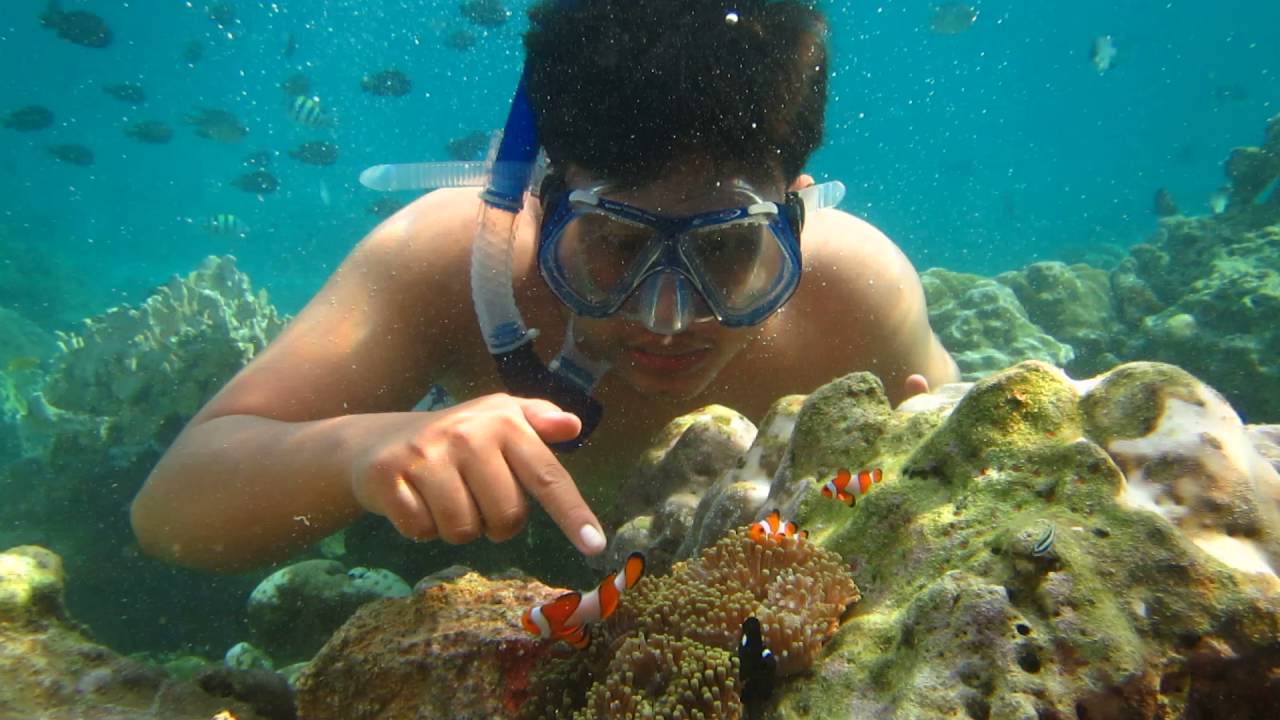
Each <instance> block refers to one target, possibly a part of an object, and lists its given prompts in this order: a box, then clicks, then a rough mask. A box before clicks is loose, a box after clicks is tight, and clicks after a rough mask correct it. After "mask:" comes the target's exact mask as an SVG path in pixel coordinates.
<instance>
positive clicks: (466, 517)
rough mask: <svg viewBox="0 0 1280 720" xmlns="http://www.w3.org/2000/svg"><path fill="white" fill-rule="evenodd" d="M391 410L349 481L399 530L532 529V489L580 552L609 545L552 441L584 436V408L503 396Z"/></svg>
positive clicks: (432, 533) (470, 535)
mask: <svg viewBox="0 0 1280 720" xmlns="http://www.w3.org/2000/svg"><path fill="white" fill-rule="evenodd" d="M392 417H393V418H394V421H392V422H391V427H390V428H387V427H385V426H383V427H381V428H379V431H378V432H377V433H376V435H375V436H374V437H373V438H371V439H370V441H369V442H368V443H367V444H366V447H365V448H364V450H363V451H362V452H359V453H358V454H357V457H356V461H355V463H354V465H353V467H352V470H351V488H352V492H353V494H354V495H355V498H356V500H357V502H359V503H360V505H361V506H363V507H364V508H365V509H366V510H368V511H369V512H372V513H375V514H378V515H382V516H384V517H386V518H387V519H388V520H390V521H391V523H392V524H393V525H395V527H396V530H398V531H399V532H400V534H401V535H404V536H405V537H408V538H411V539H414V540H433V539H435V538H437V537H439V538H442V539H443V540H444V541H445V542H448V543H452V544H460V543H466V542H471V541H472V540H475V539H476V538H478V537H479V536H480V535H481V534H483V535H485V536H486V537H488V538H489V539H490V540H493V541H495V542H500V541H503V540H508V539H510V538H511V537H513V536H515V535H516V534H517V533H518V532H520V530H521V529H522V528H523V527H524V523H525V519H526V518H527V516H528V506H527V504H526V501H525V493H526V492H527V493H528V494H529V495H531V496H533V498H534V499H535V500H537V501H538V502H539V503H541V505H542V507H543V508H545V509H546V511H547V513H548V514H549V515H550V516H551V518H552V519H553V520H554V521H555V522H556V524H557V525H559V526H560V529H561V530H562V531H563V532H564V534H565V535H566V536H567V537H568V538H569V541H570V542H572V543H573V544H574V546H575V547H577V548H578V550H580V551H581V552H582V553H584V554H586V555H595V554H597V553H599V552H601V551H603V550H604V547H605V538H604V533H603V532H602V531H601V530H600V521H599V520H598V519H596V516H595V514H594V513H593V512H592V511H591V508H589V507H588V506H587V503H586V501H585V500H583V498H582V494H581V493H579V492H578V487H577V485H575V484H574V482H573V478H572V477H570V476H569V473H568V471H567V470H565V469H564V466H562V465H561V464H560V461H559V460H557V459H556V456H555V455H554V454H553V453H552V451H551V449H550V448H549V447H547V444H548V443H554V442H563V441H566V440H571V439H573V438H575V437H577V435H578V433H579V432H580V431H581V429H582V422H581V420H579V419H578V417H577V416H576V415H573V414H570V413H567V412H563V411H562V410H560V408H559V407H557V406H556V405H554V404H552V403H550V402H547V401H545V400H531V399H525V398H517V397H512V396H511V395H506V394H502V393H499V394H494V395H486V396H484V397H480V398H477V399H475V400H471V401H468V402H465V403H462V404H459V405H455V406H454V407H451V408H448V409H446V410H441V411H438V412H428V413H395V414H394V415H393V416H392ZM379 424H380V425H381V423H379Z"/></svg>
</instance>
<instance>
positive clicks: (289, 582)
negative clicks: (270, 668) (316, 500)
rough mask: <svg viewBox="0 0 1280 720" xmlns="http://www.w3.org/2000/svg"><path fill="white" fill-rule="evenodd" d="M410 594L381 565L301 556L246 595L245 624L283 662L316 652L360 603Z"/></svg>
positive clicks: (302, 657) (260, 644)
mask: <svg viewBox="0 0 1280 720" xmlns="http://www.w3.org/2000/svg"><path fill="white" fill-rule="evenodd" d="M409 593H410V590H409V585H408V584H407V583H405V582H404V580H401V579H400V578H399V577H397V576H395V575H394V574H393V573H390V572H388V571H386V570H371V569H369V568H363V567H360V568H353V569H351V570H347V569H346V568H345V567H344V566H343V565H342V563H340V562H337V561H335V560H304V561H302V562H299V563H295V564H293V565H289V566H288V567H285V568H282V569H280V570H277V571H276V572H274V573H272V574H271V575H270V576H268V577H267V578H266V579H264V580H263V581H262V582H261V583H259V584H258V587H257V588H255V589H254V591H253V593H252V594H251V595H250V596H249V607H248V614H249V628H250V630H251V632H252V634H253V638H254V641H255V643H256V644H257V645H258V646H259V647H261V648H262V649H263V650H265V651H266V652H267V653H268V654H269V655H270V656H271V658H272V659H273V660H274V661H275V662H276V663H277V664H279V665H286V664H289V663H291V662H295V661H299V660H305V659H307V658H309V657H311V656H312V655H313V654H315V652H316V651H317V650H319V649H320V646H321V645H323V644H324V643H325V641H326V640H328V639H329V636H330V635H332V634H333V632H334V631H335V630H337V629H338V628H339V627H340V626H341V625H342V623H343V622H345V621H346V620H347V618H349V617H351V615H352V613H354V612H355V611H356V609H357V608H359V607H360V606H361V605H364V604H365V603H367V602H370V601H372V600H376V599H379V598H384V597H405V596H407V595H409Z"/></svg>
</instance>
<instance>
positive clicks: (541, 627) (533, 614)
mask: <svg viewBox="0 0 1280 720" xmlns="http://www.w3.org/2000/svg"><path fill="white" fill-rule="evenodd" d="M529 619H530V620H531V621H532V622H533V624H534V625H535V626H536V627H537V628H538V637H540V638H542V639H543V640H546V639H549V638H550V637H551V623H549V622H547V617H546V616H545V615H543V614H542V608H541V607H540V606H539V607H535V608H533V609H532V610H530V611H529Z"/></svg>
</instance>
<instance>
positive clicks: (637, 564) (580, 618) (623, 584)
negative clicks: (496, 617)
mask: <svg viewBox="0 0 1280 720" xmlns="http://www.w3.org/2000/svg"><path fill="white" fill-rule="evenodd" d="M643 576H644V555H642V554H640V553H638V552H635V553H631V556H630V557H628V558H627V562H626V563H625V564H624V565H623V566H622V569H621V570H619V571H618V572H615V573H610V574H609V575H608V576H607V577H606V578H605V579H604V580H602V581H600V584H599V585H598V586H597V587H596V588H595V589H594V590H592V591H590V592H588V593H586V594H585V595H584V594H583V593H580V592H577V591H572V592H567V593H564V594H562V595H560V596H559V597H557V598H555V599H554V600H551V601H550V602H546V603H543V604H541V605H535V606H534V607H532V608H529V609H527V610H525V611H524V614H523V616H522V617H521V618H520V624H521V625H522V626H523V627H524V629H525V630H526V631H527V632H529V633H530V634H533V635H537V636H538V637H540V638H542V639H544V640H564V641H565V642H567V643H569V644H570V645H572V646H574V647H576V648H579V649H581V648H585V647H586V646H587V645H588V644H589V643H590V642H591V635H590V634H589V633H588V632H587V625H588V624H590V623H593V622H599V621H601V620H604V619H605V618H607V617H609V616H610V615H612V614H613V611H614V610H616V609H617V608H618V598H619V597H620V596H621V595H622V593H623V592H625V591H627V590H629V589H631V588H633V587H635V584H636V583H637V582H639V581H640V578H641V577H643Z"/></svg>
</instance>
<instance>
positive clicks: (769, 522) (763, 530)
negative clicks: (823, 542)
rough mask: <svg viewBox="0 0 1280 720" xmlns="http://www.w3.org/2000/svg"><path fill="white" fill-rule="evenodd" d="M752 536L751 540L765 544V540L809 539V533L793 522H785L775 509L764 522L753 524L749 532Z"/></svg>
mask: <svg viewBox="0 0 1280 720" xmlns="http://www.w3.org/2000/svg"><path fill="white" fill-rule="evenodd" d="M747 532H748V533H749V534H750V535H751V539H752V540H755V541H756V542H764V539H765V538H774V539H778V538H784V537H797V538H800V539H802V540H803V539H804V538H807V537H809V531H807V530H801V529H799V527H797V526H796V524H795V522H794V521H792V520H787V521H785V522H784V521H783V519H782V513H780V512H778V509H777V508H774V509H773V510H772V511H770V512H769V514H768V515H765V516H764V519H763V520H758V521H756V522H754V523H752V524H751V529H750V530H748V531H747Z"/></svg>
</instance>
